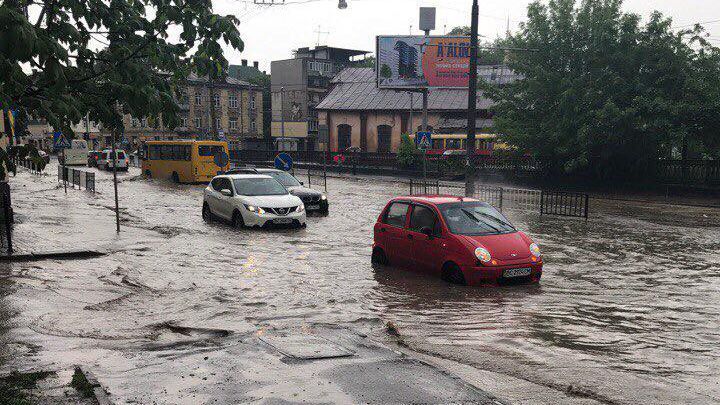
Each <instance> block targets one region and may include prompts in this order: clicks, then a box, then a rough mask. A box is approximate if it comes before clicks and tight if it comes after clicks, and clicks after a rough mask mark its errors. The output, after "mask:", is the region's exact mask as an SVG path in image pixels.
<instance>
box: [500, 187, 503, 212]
mask: <svg viewBox="0 0 720 405" xmlns="http://www.w3.org/2000/svg"><path fill="white" fill-rule="evenodd" d="M502 208H503V188H502V187H500V212H502Z"/></svg>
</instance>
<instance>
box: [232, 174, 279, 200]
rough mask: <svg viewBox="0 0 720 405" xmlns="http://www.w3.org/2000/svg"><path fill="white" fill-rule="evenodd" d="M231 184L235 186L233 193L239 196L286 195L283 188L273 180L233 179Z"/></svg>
mask: <svg viewBox="0 0 720 405" xmlns="http://www.w3.org/2000/svg"><path fill="white" fill-rule="evenodd" d="M233 184H234V185H235V192H236V193H238V194H240V195H247V196H256V195H283V194H287V193H288V192H287V190H286V189H285V187H283V186H282V184H280V183H278V182H277V180H275V179H267V178H265V179H263V178H248V179H233Z"/></svg>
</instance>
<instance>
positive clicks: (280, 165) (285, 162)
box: [275, 152, 293, 172]
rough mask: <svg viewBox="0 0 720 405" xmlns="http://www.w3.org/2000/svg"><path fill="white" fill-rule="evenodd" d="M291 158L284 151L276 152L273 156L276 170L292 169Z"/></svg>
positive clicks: (287, 170)
mask: <svg viewBox="0 0 720 405" xmlns="http://www.w3.org/2000/svg"><path fill="white" fill-rule="evenodd" d="M292 166H293V160H292V157H291V156H290V155H288V154H287V153H285V152H281V153H278V154H277V156H275V168H276V169H278V170H285V171H286V172H289V171H290V170H291V169H292Z"/></svg>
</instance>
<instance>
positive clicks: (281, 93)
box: [278, 87, 285, 151]
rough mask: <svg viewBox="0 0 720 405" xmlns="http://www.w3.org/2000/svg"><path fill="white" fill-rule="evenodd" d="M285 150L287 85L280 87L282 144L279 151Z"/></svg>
mask: <svg viewBox="0 0 720 405" xmlns="http://www.w3.org/2000/svg"><path fill="white" fill-rule="evenodd" d="M281 148H282V149H281ZM284 150H285V87H280V144H279V145H278V151H284Z"/></svg>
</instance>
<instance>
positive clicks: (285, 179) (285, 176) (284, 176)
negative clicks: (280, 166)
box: [263, 172, 300, 187]
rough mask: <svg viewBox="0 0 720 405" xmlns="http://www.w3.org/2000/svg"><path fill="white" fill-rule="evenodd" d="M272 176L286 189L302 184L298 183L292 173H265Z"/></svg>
mask: <svg viewBox="0 0 720 405" xmlns="http://www.w3.org/2000/svg"><path fill="white" fill-rule="evenodd" d="M263 174H267V175H270V176H272V178H274V179H275V180H277V181H279V182H280V184H282V185H283V186H285V187H297V186H299V185H300V182H299V181H297V179H296V178H295V177H293V176H292V175H291V174H290V173H287V172H267V173H263Z"/></svg>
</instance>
